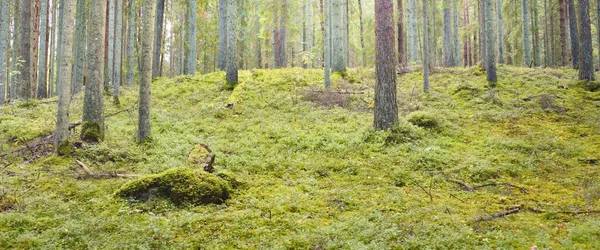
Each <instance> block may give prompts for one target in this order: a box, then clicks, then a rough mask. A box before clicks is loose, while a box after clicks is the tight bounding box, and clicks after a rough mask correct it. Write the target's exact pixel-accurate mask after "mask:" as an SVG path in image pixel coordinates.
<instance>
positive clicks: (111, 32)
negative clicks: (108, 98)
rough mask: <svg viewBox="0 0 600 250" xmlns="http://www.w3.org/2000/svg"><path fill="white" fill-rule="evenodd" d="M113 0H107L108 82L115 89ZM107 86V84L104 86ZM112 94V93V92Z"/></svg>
mask: <svg viewBox="0 0 600 250" xmlns="http://www.w3.org/2000/svg"><path fill="white" fill-rule="evenodd" d="M115 1H117V0H108V5H109V6H108V49H107V51H108V61H107V62H108V63H107V64H108V71H107V72H108V82H109V84H110V86H112V87H113V91H114V89H115V79H114V77H115V73H114V72H115V60H114V59H115ZM106 87H107V88H108V86H106ZM113 96H114V93H113Z"/></svg>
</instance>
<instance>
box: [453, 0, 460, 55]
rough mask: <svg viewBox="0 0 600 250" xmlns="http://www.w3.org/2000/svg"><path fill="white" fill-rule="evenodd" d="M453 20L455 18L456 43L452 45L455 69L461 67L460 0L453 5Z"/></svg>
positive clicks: (456, 0) (454, 32) (454, 33)
mask: <svg viewBox="0 0 600 250" xmlns="http://www.w3.org/2000/svg"><path fill="white" fill-rule="evenodd" d="M452 13H453V14H452V18H453V20H454V21H453V25H452V26H453V29H452V34H453V35H454V42H453V44H452V46H453V48H454V66H455V67H460V40H459V34H460V28H459V26H458V16H459V12H458V0H454V3H453V8H452Z"/></svg>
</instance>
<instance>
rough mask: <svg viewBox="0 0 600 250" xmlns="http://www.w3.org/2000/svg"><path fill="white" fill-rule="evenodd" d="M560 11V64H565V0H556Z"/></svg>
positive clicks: (566, 45)
mask: <svg viewBox="0 0 600 250" xmlns="http://www.w3.org/2000/svg"><path fill="white" fill-rule="evenodd" d="M558 3H559V13H560V45H561V46H560V58H561V65H560V66H566V65H567V48H568V46H569V45H568V44H567V15H568V14H567V0H558Z"/></svg>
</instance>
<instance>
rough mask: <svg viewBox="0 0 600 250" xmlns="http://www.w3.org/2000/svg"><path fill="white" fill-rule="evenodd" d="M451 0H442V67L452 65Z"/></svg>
mask: <svg viewBox="0 0 600 250" xmlns="http://www.w3.org/2000/svg"><path fill="white" fill-rule="evenodd" d="M451 5H452V2H451V0H444V67H452V66H453V65H454V50H453V49H452V39H453V38H452V24H451V18H452V16H451V12H450V7H451Z"/></svg>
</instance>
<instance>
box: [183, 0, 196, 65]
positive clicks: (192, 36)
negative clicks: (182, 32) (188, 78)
mask: <svg viewBox="0 0 600 250" xmlns="http://www.w3.org/2000/svg"><path fill="white" fill-rule="evenodd" d="M188 11H189V13H188V17H189V20H188V21H187V24H188V26H187V31H186V40H187V44H188V46H187V49H188V50H187V53H186V60H185V61H186V62H187V65H186V67H185V69H186V70H185V74H186V75H194V74H196V1H195V0H188Z"/></svg>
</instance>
